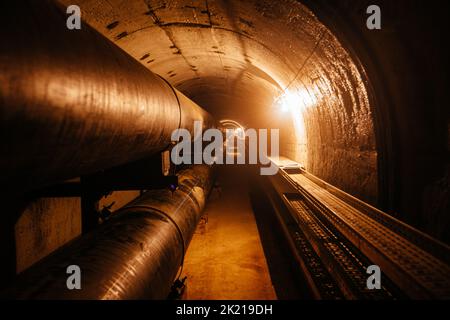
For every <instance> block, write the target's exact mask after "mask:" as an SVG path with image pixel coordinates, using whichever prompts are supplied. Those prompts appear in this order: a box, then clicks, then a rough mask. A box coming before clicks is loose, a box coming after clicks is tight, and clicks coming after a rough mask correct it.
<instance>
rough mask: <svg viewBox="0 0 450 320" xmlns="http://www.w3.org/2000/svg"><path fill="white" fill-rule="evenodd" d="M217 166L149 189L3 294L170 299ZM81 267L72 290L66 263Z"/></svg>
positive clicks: (195, 169)
mask: <svg viewBox="0 0 450 320" xmlns="http://www.w3.org/2000/svg"><path fill="white" fill-rule="evenodd" d="M211 182H212V169H211V167H209V166H206V165H198V166H194V167H193V168H191V169H185V170H182V171H180V173H179V189H178V190H176V191H175V192H174V193H173V194H172V193H171V192H170V191H169V190H155V191H148V192H146V193H145V194H144V195H143V196H141V197H140V198H138V199H137V200H135V201H133V202H131V203H130V204H128V205H127V206H126V207H125V208H123V209H121V210H119V212H117V213H115V214H113V216H112V217H111V218H110V219H109V220H108V221H107V222H106V223H105V224H103V225H101V226H100V227H98V228H97V229H96V230H93V231H92V232H91V233H89V234H87V235H86V236H82V237H80V238H78V239H77V240H75V241H73V242H72V243H70V244H69V245H67V246H65V247H63V248H60V249H59V250H58V251H57V252H56V253H54V254H52V255H51V256H49V257H47V258H45V259H44V260H42V261H41V262H38V263H37V264H36V265H35V266H33V267H31V268H30V269H28V270H27V271H25V272H23V273H22V274H20V275H19V276H18V278H17V281H16V282H15V283H14V284H13V285H12V287H11V288H10V289H8V290H6V291H5V292H3V293H2V296H3V298H9V299H11V298H15V299H165V298H167V295H168V293H169V292H170V288H171V284H172V283H173V281H174V279H175V277H176V274H177V271H178V269H179V267H180V265H181V263H182V261H183V256H184V253H185V251H186V248H187V247H188V245H189V242H190V240H191V238H192V235H193V233H194V230H195V228H196V226H197V223H198V221H199V219H200V216H201V212H202V210H203V208H204V205H205V200H206V197H207V195H208V193H209V190H210V188H211ZM69 265H77V266H79V267H80V269H81V290H69V289H68V288H67V286H66V279H67V278H68V277H69V275H68V274H67V273H66V269H67V267H68V266H69Z"/></svg>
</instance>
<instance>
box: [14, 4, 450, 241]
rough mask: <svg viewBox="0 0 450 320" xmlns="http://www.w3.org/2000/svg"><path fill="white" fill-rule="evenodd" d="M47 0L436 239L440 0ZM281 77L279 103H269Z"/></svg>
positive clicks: (444, 159)
mask: <svg viewBox="0 0 450 320" xmlns="http://www.w3.org/2000/svg"><path fill="white" fill-rule="evenodd" d="M59 2H60V3H61V4H63V5H71V4H77V5H79V6H80V8H81V10H82V18H83V20H84V21H85V22H86V23H88V24H90V25H91V26H93V27H94V28H95V29H96V30H98V31H99V32H100V33H101V34H103V35H104V36H106V37H107V38H108V39H110V40H111V41H113V42H114V43H115V44H117V45H118V46H119V47H121V48H122V49H124V50H125V51H126V52H128V53H129V54H130V55H132V56H133V57H134V58H135V59H137V60H138V61H140V62H141V63H142V64H143V65H144V66H146V67H147V68H148V69H150V70H151V71H153V72H155V73H158V74H160V75H162V76H163V77H165V78H166V79H167V80H168V81H169V82H171V84H173V85H174V86H176V87H177V88H178V89H179V90H181V91H182V92H183V93H185V94H186V95H187V96H189V97H190V98H191V99H193V100H194V101H196V102H197V103H198V104H199V105H201V106H203V107H204V108H206V109H207V110H208V111H210V112H211V113H212V114H214V115H215V116H216V117H217V118H218V119H221V118H231V119H235V120H237V121H240V122H242V123H243V124H244V125H245V126H247V127H254V128H282V141H281V143H282V145H281V153H282V154H283V155H285V156H287V157H290V158H292V159H295V160H297V161H299V162H301V163H303V164H304V165H305V167H306V168H307V170H309V171H310V172H312V173H313V174H315V175H317V176H318V177H320V178H322V179H324V180H326V181H327V182H329V183H331V184H333V185H335V186H337V187H339V188H341V189H343V190H345V191H347V192H349V193H351V194H353V195H355V196H357V197H359V198H361V199H363V200H366V201H368V202H370V203H372V204H375V205H377V206H378V207H380V208H382V209H384V210H386V211H388V212H389V213H391V214H393V215H394V216H397V217H399V218H401V219H402V220H404V221H406V222H408V223H411V224H413V225H414V226H416V227H419V228H420V229H422V230H425V231H426V232H428V233H430V234H432V235H434V236H437V237H439V238H440V239H443V240H445V241H447V242H448V241H450V238H449V234H448V226H449V217H448V212H449V210H448V200H447V202H446V200H445V199H448V198H449V195H448V192H449V191H448V190H449V187H448V186H449V181H448V180H449V175H448V150H449V139H448V132H449V128H450V126H449V125H448V111H447V110H448V107H447V109H446V99H445V95H444V94H443V92H444V91H445V90H444V84H445V83H446V82H445V80H446V76H445V74H444V73H443V72H439V71H438V72H436V70H440V68H442V69H444V67H443V66H442V65H441V64H442V63H444V66H445V64H446V62H445V60H446V59H444V57H445V52H447V51H446V50H443V48H442V47H441V45H440V40H439V37H440V36H439V35H436V34H435V33H434V29H433V24H431V21H433V23H434V25H435V27H436V24H438V26H437V27H436V28H437V29H439V25H440V24H443V22H440V21H441V20H439V19H438V17H436V15H443V13H439V12H444V10H436V7H433V6H431V7H430V8H429V7H425V5H419V3H418V2H417V1H395V3H393V2H392V1H384V0H383V1H377V3H378V4H379V5H380V6H381V7H382V13H383V16H382V17H383V20H382V21H383V29H382V30H380V31H369V30H367V28H366V27H365V19H366V14H365V9H366V8H367V6H368V5H369V4H372V3H371V2H370V1H325V0H318V1H309V0H305V1H301V3H300V2H299V1H290V0H280V1H269V0H246V1H231V0H227V1H225V0H222V1H219V0H214V1H213V0H209V1H184V0H180V1H124V0H109V1H102V0H100V1H93V0H81V1H73V0H59ZM411 8H414V10H408V9H411ZM410 11H414V12H417V13H418V14H417V15H412V14H406V13H404V12H410ZM421 12H422V13H424V16H419V13H421ZM442 21H443V20H442ZM406 26H408V27H406ZM430 35H431V36H430ZM344 47H345V49H344ZM431 48H435V49H434V50H433V49H431ZM424 61H426V63H424ZM417 74H420V75H423V78H422V77H418V76H417ZM432 74H433V76H431V75H432ZM431 79H432V80H431ZM287 87H288V90H289V91H290V92H294V93H297V94H298V95H299V96H300V100H301V102H302V104H301V105H299V106H298V108H295V109H293V110H290V112H291V114H292V117H291V115H290V114H283V113H280V112H279V110H278V109H277V108H276V107H274V103H273V102H274V99H276V97H278V96H280V94H281V92H282V91H283V90H284V89H286V88H287ZM429 203H433V205H431V206H430V205H427V204H429ZM58 206H59V205H57V207H58ZM61 206H62V207H64V205H61ZM56 211H58V210H56ZM16 229H20V227H16ZM68 232H70V230H68ZM55 241H56V242H57V240H55Z"/></svg>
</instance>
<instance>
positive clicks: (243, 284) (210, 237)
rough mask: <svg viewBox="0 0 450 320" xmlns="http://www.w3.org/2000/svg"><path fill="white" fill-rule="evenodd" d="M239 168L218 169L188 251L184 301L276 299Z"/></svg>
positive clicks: (184, 273) (241, 171)
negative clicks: (216, 184)
mask: <svg viewBox="0 0 450 320" xmlns="http://www.w3.org/2000/svg"><path fill="white" fill-rule="evenodd" d="M246 177H247V175H246V174H245V168H244V167H229V166H227V167H225V166H224V167H222V168H220V172H219V176H218V179H217V181H218V183H219V185H220V188H215V189H213V191H212V193H211V195H210V198H209V202H208V204H207V206H206V209H205V212H204V219H203V220H202V221H201V222H200V224H199V226H198V228H197V231H196V233H195V235H194V237H193V239H192V241H191V244H190V246H189V248H188V251H187V254H186V258H185V263H184V271H183V275H184V276H187V281H186V283H187V287H186V291H185V294H184V297H183V298H184V299H244V300H245V299H261V300H265V299H267V300H269V299H276V298H277V297H276V294H275V290H274V288H273V285H272V281H271V278H270V274H269V270H268V267H267V262H266V258H265V256H264V251H263V247H262V245H261V240H260V236H259V234H258V228H257V225H256V221H255V216H254V214H253V211H252V207H251V205H250V199H249V195H248V181H247V178H246Z"/></svg>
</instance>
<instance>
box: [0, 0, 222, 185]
mask: <svg viewBox="0 0 450 320" xmlns="http://www.w3.org/2000/svg"><path fill="white" fill-rule="evenodd" d="M0 11H1V12H2V19H0V37H1V39H2V42H3V43H4V44H5V45H2V46H1V49H0V128H1V129H0V139H1V144H0V152H1V155H2V156H1V157H0V170H1V174H0V183H1V184H2V185H7V186H16V187H17V188H20V189H21V190H29V189H32V188H35V187H39V186H41V185H45V184H49V183H52V182H56V181H59V180H63V179H68V178H72V177H76V176H79V175H83V174H90V173H93V172H96V171H99V170H102V169H106V168H110V167H114V166H117V165H120V164H123V163H127V162H131V161H133V160H137V159H140V158H144V157H147V156H149V155H151V154H153V153H156V152H159V151H161V150H163V149H165V148H166V147H167V146H168V145H169V144H170V140H171V139H170V138H171V134H172V132H173V130H174V129H177V128H179V127H183V128H186V129H189V130H193V122H194V120H200V121H203V125H204V127H205V128H206V127H211V126H213V121H212V118H211V116H210V115H209V114H208V113H207V112H206V111H204V110H203V109H202V108H200V107H199V106H198V105H196V104H195V103H194V102H192V101H191V100H189V99H188V98H187V97H185V96H184V95H183V94H181V93H180V92H178V91H177V90H176V89H174V88H173V87H172V86H170V84H168V82H166V81H165V80H164V79H162V78H160V77H159V76H157V75H156V74H153V73H152V72H150V71H149V70H147V69H146V68H145V67H144V66H142V65H141V64H140V63H139V62H137V61H136V60H134V59H133V58H132V57H130V56H129V55H128V54H127V53H125V52H124V51H122V50H121V49H120V48H119V47H117V46H116V45H114V44H113V43H111V42H110V41H108V40H107V39H106V38H104V37H103V36H101V35H100V34H98V33H97V32H96V31H94V30H93V29H92V28H90V27H89V26H88V25H87V24H85V23H82V25H81V30H69V29H68V28H67V27H66V19H67V18H68V17H69V15H67V14H66V13H65V8H61V7H59V6H58V5H56V4H54V3H53V2H52V1H49V0H42V1H2V2H1V4H0ZM11 189H13V188H11Z"/></svg>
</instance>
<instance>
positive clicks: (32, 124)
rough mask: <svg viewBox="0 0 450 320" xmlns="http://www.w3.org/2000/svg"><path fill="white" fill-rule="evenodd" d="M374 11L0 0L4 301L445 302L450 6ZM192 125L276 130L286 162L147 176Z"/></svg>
mask: <svg viewBox="0 0 450 320" xmlns="http://www.w3.org/2000/svg"><path fill="white" fill-rule="evenodd" d="M376 2H377V3H376V4H377V5H378V6H379V8H381V13H382V20H381V21H382V27H381V29H380V30H371V29H368V27H367V25H366V22H367V18H368V16H369V15H368V13H367V11H366V10H367V8H368V6H369V5H371V4H372V3H371V2H369V1H365V0H360V1H325V0H323V1H322V0H316V1H310V0H302V1H294V0H280V1H269V0H245V1H234V0H227V1H224V0H206V1H196V0H195V1H193V0H179V1H166V0H154V1H153V0H139V1H138V0H133V1H122V0H109V1H106V0H76V1H75V0H56V1H50V0H48V1H40V2H39V3H38V2H33V1H17V3H16V4H14V5H12V4H3V3H2V4H1V6H2V8H1V12H2V20H1V25H2V27H1V28H0V34H1V35H2V38H3V39H5V43H7V44H8V45H3V46H2V47H1V49H0V65H1V69H2V72H1V74H0V106H1V118H0V121H1V127H2V133H1V137H2V138H1V140H2V159H1V168H2V172H3V174H2V178H1V181H2V183H3V185H4V191H3V194H2V202H3V204H4V207H3V210H4V213H3V216H4V219H3V221H2V232H1V234H2V241H1V246H2V250H1V255H2V266H1V269H2V270H1V271H2V272H1V276H2V283H3V285H2V289H1V290H0V292H1V296H2V297H3V298H18V299H48V298H50V299H53V298H59V299H165V298H167V297H168V296H171V295H172V294H173V291H174V290H173V288H174V286H173V282H174V281H175V280H176V279H183V278H184V277H187V278H186V283H185V285H186V286H184V285H183V286H181V287H180V288H182V289H183V290H181V289H180V291H182V294H181V293H180V295H179V297H178V298H180V299H277V298H278V299H311V298H317V299H360V298H361V299H385V298H388V299H392V298H402V297H408V298H419V299H421V298H431V299H439V298H449V297H450V295H449V292H450V266H449V263H450V262H449V258H448V257H449V256H450V255H448V253H449V246H448V244H449V243H450V216H449V212H450V208H449V198H450V197H449V182H450V175H449V174H450V173H449V168H450V167H449V150H450V149H449V148H450V143H449V142H450V140H449V136H448V135H449V132H450V122H449V112H448V110H449V108H448V105H447V104H448V102H447V95H446V88H447V85H448V78H447V77H448V73H447V72H446V70H447V67H448V59H447V57H448V50H447V49H446V48H445V45H444V43H443V41H442V38H443V37H444V36H445V35H447V31H444V30H445V29H444V25H445V12H446V10H443V9H442V8H441V7H442V6H444V7H448V6H449V5H448V4H442V3H440V4H437V3H434V2H432V3H429V2H425V1H395V2H392V1H385V0H380V1H376ZM71 5H77V6H78V7H79V8H80V10H81V21H82V22H81V29H80V30H77V29H75V30H70V29H68V28H67V25H66V20H67V18H68V16H69V14H68V12H66V9H67V8H68V7H69V6H71ZM194 120H201V121H202V123H203V128H204V129H207V128H216V127H217V128H221V126H222V125H223V124H224V123H228V124H229V123H232V125H231V126H232V127H233V124H234V125H236V127H239V128H243V129H247V128H254V129H272V130H273V129H279V133H280V140H279V142H280V143H279V153H280V156H281V157H280V160H278V161H275V162H276V163H275V165H277V166H278V167H279V169H280V170H279V172H278V173H277V174H276V175H275V176H271V177H265V176H260V175H259V174H258V170H257V168H258V166H255V165H253V166H252V165H230V166H229V165H220V164H219V165H214V166H206V165H194V166H193V167H184V166H180V167H176V166H169V167H170V168H166V169H165V170H166V172H165V173H162V171H164V170H161V166H163V167H164V166H167V161H166V160H167V158H166V159H165V160H164V156H166V157H167V150H169V149H170V146H171V133H172V132H173V130H175V129H177V128H185V129H187V130H189V131H191V132H192V131H193V121H194ZM222 128H223V126H222ZM161 155H163V156H161ZM180 208H181V209H180ZM178 211H179V212H178ZM366 223H367V225H366ZM320 228H322V229H321V230H322V231H320V232H319V231H318V230H319V229H320ZM358 230H359V231H358ZM328 232H329V233H328ZM377 232H379V233H377ZM355 234H356V235H355ZM293 235H297V236H298V237H297V238H296V237H294V236H293ZM380 235H381V236H380ZM302 237H303V238H302ZM380 238H382V239H386V241H391V240H392V244H391V243H390V242H386V243H381V242H382V241H384V240H380V242H378V240H377V239H380ZM191 239H192V240H191ZM299 239H300V240H299ZM301 239H304V240H301ZM362 239H363V240H364V241H367V243H365V242H364V244H361V243H362V242H363V240H362ZM371 239H372V240H371ZM302 241H303V242H302ZM336 243H338V246H339V245H341V244H342V245H343V246H345V248H350V249H348V250H350V251H351V252H352V254H351V255H349V257H350V258H348V259H350V260H348V261H350V262H348V263H354V264H355V265H358V266H359V267H358V268H361V270H359V271H358V272H359V273H358V274H359V275H360V274H363V273H364V274H365V268H366V267H367V266H368V265H372V264H376V265H379V266H380V267H381V269H382V270H383V271H384V270H386V281H385V282H384V281H383V284H384V286H383V288H382V289H381V290H378V291H377V292H376V293H374V292H370V293H368V292H367V290H365V287H364V288H363V287H361V286H362V284H361V283H363V282H364V284H365V280H364V281H363V282H358V281H360V278H361V277H360V276H357V275H355V272H354V271H352V272H350V271H349V270H347V269H346V266H348V263H347V262H343V261H347V260H345V259H346V258H343V257H342V254H340V253H339V252H338V251H336V250H338V249H336V250H335V251H333V250H331V249H330V248H331V245H330V244H333V245H334V244H336ZM396 245H398V248H399V249H398V250H397V251H396V252H391V251H389V249H388V248H389V247H391V246H396ZM343 248H344V247H343ZM396 248H397V247H396ZM308 250H309V251H308ZM339 250H340V249H339ZM346 250H347V249H346ZM308 252H313V253H312V254H309V253H308ZM410 254H411V256H409V255H410ZM352 259H356V260H354V261H353V260H352ZM414 259H416V260H414ZM314 261H316V262H314ZM352 261H353V262H352ZM410 261H413V263H411V264H410ZM427 261H428V262H427ZM430 261H433V262H434V263H433V265H434V267H433V266H431V265H430V263H429V262H430ZM313 262H314V263H313ZM68 265H79V266H80V268H81V270H87V271H86V272H85V273H83V275H85V278H83V279H84V280H82V283H83V288H84V290H67V288H66V278H67V273H66V267H67V266H68ZM112 265H114V267H112ZM312 265H315V266H318V267H317V268H316V269H313V268H312V267H311V266H312ZM413 265H414V266H413ZM180 266H181V267H180ZM361 266H363V267H364V268H362V267H361ZM320 268H321V269H320ZM414 268H417V269H414ZM319 269H320V270H319ZM105 270H109V271H105ZM319 273H320V274H321V275H323V277H322V276H321V277H316V276H315V275H317V274H319ZM422 273H426V274H427V277H426V278H425V277H423V276H422ZM44 275H45V276H44ZM383 276H384V275H383ZM61 279H62V280H61ZM383 279H384V278H383ZM430 279H431V280H430ZM438 283H439V284H438ZM171 288H172V291H171ZM327 288H328V289H327ZM330 288H333V289H330Z"/></svg>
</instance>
